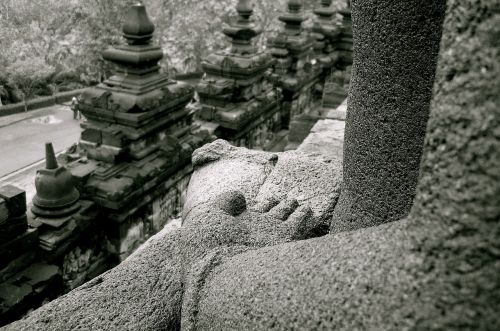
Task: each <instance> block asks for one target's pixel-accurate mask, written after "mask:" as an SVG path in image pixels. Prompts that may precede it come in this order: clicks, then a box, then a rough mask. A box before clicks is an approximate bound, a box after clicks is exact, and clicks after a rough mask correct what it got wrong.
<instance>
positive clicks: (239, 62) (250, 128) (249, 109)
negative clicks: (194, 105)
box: [197, 0, 284, 150]
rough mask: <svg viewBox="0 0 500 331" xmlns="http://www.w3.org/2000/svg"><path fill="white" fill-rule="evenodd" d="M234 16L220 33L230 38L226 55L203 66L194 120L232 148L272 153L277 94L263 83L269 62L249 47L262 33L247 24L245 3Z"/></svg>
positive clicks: (275, 138) (278, 118)
mask: <svg viewBox="0 0 500 331" xmlns="http://www.w3.org/2000/svg"><path fill="white" fill-rule="evenodd" d="M236 10H237V12H238V18H237V19H236V20H235V21H233V22H231V24H229V25H227V26H225V27H224V30H223V33H224V34H225V35H226V36H228V37H229V38H231V43H232V47H231V50H230V51H224V52H217V53H215V54H212V55H210V56H208V57H207V58H206V59H204V61H203V70H204V71H205V72H206V75H205V76H204V78H203V79H202V80H201V82H200V84H199V85H198V86H197V91H198V94H199V96H200V103H201V109H200V111H199V112H198V119H199V120H200V122H201V123H202V127H203V128H206V129H207V130H208V131H209V132H211V133H213V134H214V135H215V136H217V137H218V138H222V139H225V140H227V141H229V142H231V143H232V144H234V145H236V146H245V147H248V148H257V149H265V150H269V149H273V148H275V147H276V145H277V144H279V142H280V141H281V140H283V138H284V135H283V134H282V133H281V132H280V129H281V126H282V121H281V115H280V103H281V93H280V91H279V90H278V89H277V88H275V87H274V86H273V85H272V84H271V82H270V81H269V80H268V79H267V78H266V76H267V72H268V70H269V69H270V68H271V66H272V64H273V59H272V57H271V55H270V54H267V53H264V52H259V51H257V50H256V49H255V47H254V46H253V44H252V40H253V38H255V37H256V36H258V35H259V34H260V33H261V29H260V28H259V27H257V25H256V24H255V22H254V20H253V18H252V14H253V7H252V5H251V4H250V1H246V0H240V1H239V2H238V5H237V6H236Z"/></svg>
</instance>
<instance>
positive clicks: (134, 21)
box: [122, 1, 155, 45]
mask: <svg viewBox="0 0 500 331" xmlns="http://www.w3.org/2000/svg"><path fill="white" fill-rule="evenodd" d="M122 31H123V37H124V38H125V39H126V40H127V43H128V44H129V45H145V44H148V43H149V42H150V41H151V38H153V32H154V31H155V26H154V24H153V22H152V21H151V19H150V18H149V16H148V13H147V11H146V7H145V6H144V5H143V4H142V2H140V1H139V2H137V3H136V4H134V5H132V6H130V8H129V9H128V11H127V13H126V14H125V24H124V25H123V28H122Z"/></svg>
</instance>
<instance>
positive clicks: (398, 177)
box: [331, 0, 445, 232]
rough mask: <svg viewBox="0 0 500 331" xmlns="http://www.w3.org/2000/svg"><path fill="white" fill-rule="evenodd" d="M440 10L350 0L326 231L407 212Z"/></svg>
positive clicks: (427, 1) (434, 4) (440, 4)
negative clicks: (343, 100)
mask: <svg viewBox="0 0 500 331" xmlns="http://www.w3.org/2000/svg"><path fill="white" fill-rule="evenodd" d="M444 11H445V1H444V0H438V1H436V0H424V1H422V0H409V1H394V0H383V1H381V0H367V1H353V2H352V17H353V33H354V64H353V68H352V77H351V86H350V92H349V105H348V112H347V120H346V129H345V142H346V143H345V145H344V182H343V185H342V194H341V196H340V199H339V203H338V205H337V208H336V210H335V213H334V217H333V221H332V226H331V230H332V231H333V232H338V231H344V230H349V229H356V228H360V227H365V226H369V225H376V224H380V223H384V222H389V221H395V220H398V219H401V218H403V217H405V216H406V215H407V214H408V213H409V211H410V208H411V205H412V201H413V197H414V195H415V187H416V185H417V180H418V170H419V164H420V158H421V154H422V146H423V141H424V135H425V129H426V124H427V119H428V116H429V104H430V99H431V94H432V84H433V81H434V75H435V68H436V60H437V54H438V51H439V40H440V36H441V25H442V21H443V16H444V15H443V14H444Z"/></svg>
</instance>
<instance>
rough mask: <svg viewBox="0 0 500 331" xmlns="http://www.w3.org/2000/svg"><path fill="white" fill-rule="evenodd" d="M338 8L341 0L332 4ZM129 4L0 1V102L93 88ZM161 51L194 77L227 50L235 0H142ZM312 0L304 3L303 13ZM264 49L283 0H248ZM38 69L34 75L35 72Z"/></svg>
mask: <svg viewBox="0 0 500 331" xmlns="http://www.w3.org/2000/svg"><path fill="white" fill-rule="evenodd" d="M338 1H339V2H340V1H342V2H344V0H338ZM134 2H137V1H136V0H126V1H123V0H65V1H60V0H44V1H31V0H1V1H0V98H1V100H2V101H4V103H6V102H7V103H9V102H16V101H20V99H23V98H22V97H20V95H22V94H24V95H25V96H26V97H27V98H31V97H33V96H35V95H44V94H50V93H51V92H57V91H64V90H68V89H71V88H78V87H83V86H88V85H91V84H95V83H98V82H101V81H102V80H104V79H105V78H106V77H107V76H108V75H109V74H110V72H111V67H110V66H109V64H107V63H106V62H105V61H104V60H103V58H102V56H101V52H102V51H103V50H104V49H106V48H107V47H109V46H112V45H116V44H119V43H122V38H121V31H120V27H121V25H122V23H123V22H122V20H123V13H124V12H125V9H126V7H127V6H128V5H129V4H131V3H134ZM143 2H144V4H145V5H146V7H147V9H148V13H149V14H150V16H151V18H152V20H153V21H154V23H155V25H156V33H155V38H156V39H155V42H156V43H159V44H160V45H162V47H163V49H164V54H165V58H164V60H163V61H162V62H161V65H162V67H163V68H164V70H166V71H168V72H169V73H172V74H175V73H184V72H192V71H199V70H200V69H201V61H202V59H203V58H204V57H205V56H207V55H208V54H210V53H211V52H214V51H216V50H221V49H224V48H226V47H228V46H229V43H228V40H227V38H226V37H225V36H224V35H223V34H222V25H223V23H227V22H228V21H229V20H230V19H231V18H232V17H234V16H235V15H236V12H235V9H234V8H235V6H236V3H237V0H204V1H195V0H143ZM316 3H319V0H314V1H313V0H305V10H306V12H307V14H308V16H310V17H313V16H314V15H312V14H311V12H310V9H311V8H312V7H313V5H314V4H316ZM254 4H255V14H254V17H255V19H256V20H257V21H258V22H259V24H260V25H261V26H262V27H263V29H264V33H263V34H262V35H261V36H260V37H259V38H258V39H257V40H256V44H257V46H258V47H261V48H262V47H264V45H265V44H266V41H267V38H268V37H269V35H271V34H273V33H275V32H276V31H277V30H278V29H279V27H280V26H281V24H280V23H279V21H278V19H277V16H278V15H279V13H280V12H281V11H283V10H285V9H286V0H273V1H270V0H254ZM38 71H39V72H38Z"/></svg>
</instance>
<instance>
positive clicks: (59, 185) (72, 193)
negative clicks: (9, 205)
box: [31, 143, 80, 217]
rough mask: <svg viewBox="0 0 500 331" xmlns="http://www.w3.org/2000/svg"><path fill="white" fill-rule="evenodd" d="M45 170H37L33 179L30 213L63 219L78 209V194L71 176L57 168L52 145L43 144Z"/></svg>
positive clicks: (62, 168)
mask: <svg viewBox="0 0 500 331" xmlns="http://www.w3.org/2000/svg"><path fill="white" fill-rule="evenodd" d="M45 158H46V159H45V169H41V170H38V171H37V173H36V178H35V187H36V194H35V197H34V198H33V207H32V208H31V210H32V212H33V213H34V214H35V215H37V216H41V217H63V216H66V215H69V214H71V213H73V212H74V211H76V210H78V209H79V208H80V205H79V203H78V199H79V198H80V193H79V192H78V191H77V190H76V188H75V185H74V183H73V176H72V175H71V173H70V172H69V171H68V170H67V169H66V168H65V167H63V166H58V164H57V160H56V155H55V153H54V147H53V146H52V143H46V144H45Z"/></svg>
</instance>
